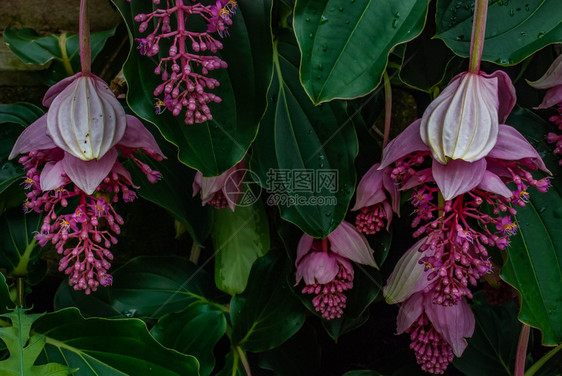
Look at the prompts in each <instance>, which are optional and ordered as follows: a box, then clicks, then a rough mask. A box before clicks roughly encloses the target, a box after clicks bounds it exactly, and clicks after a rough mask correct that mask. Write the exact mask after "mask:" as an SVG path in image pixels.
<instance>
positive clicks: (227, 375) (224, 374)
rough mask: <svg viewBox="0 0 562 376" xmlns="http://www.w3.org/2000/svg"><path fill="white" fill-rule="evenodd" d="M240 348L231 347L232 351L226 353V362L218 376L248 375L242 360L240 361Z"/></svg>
mask: <svg viewBox="0 0 562 376" xmlns="http://www.w3.org/2000/svg"><path fill="white" fill-rule="evenodd" d="M238 349H239V348H238ZM238 349H231V350H230V352H229V353H228V354H226V357H225V360H226V364H225V365H224V367H223V369H221V370H220V371H219V372H218V373H217V375H216V376H247V374H246V372H245V371H244V367H243V366H242V362H241V361H240V355H239V354H238V351H240V350H238Z"/></svg>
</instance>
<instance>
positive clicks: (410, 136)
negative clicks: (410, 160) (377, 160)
mask: <svg viewBox="0 0 562 376" xmlns="http://www.w3.org/2000/svg"><path fill="white" fill-rule="evenodd" d="M420 124H421V119H418V120H416V121H414V122H413V123H412V124H410V125H409V126H408V128H406V129H404V131H403V132H402V133H400V134H399V135H398V136H397V137H396V138H395V139H394V140H392V141H390V142H389V143H388V145H386V147H385V148H384V151H383V156H382V161H381V165H380V167H379V170H382V169H383V168H385V167H387V166H389V165H390V164H392V163H393V162H395V161H397V160H398V159H400V158H402V157H404V156H406V155H408V154H410V153H412V152H414V151H429V148H428V147H427V145H426V144H424V143H423V141H422V139H421V137H420Z"/></svg>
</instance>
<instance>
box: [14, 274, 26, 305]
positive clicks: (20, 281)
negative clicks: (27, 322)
mask: <svg viewBox="0 0 562 376" xmlns="http://www.w3.org/2000/svg"><path fill="white" fill-rule="evenodd" d="M16 286H17V289H18V295H17V298H16V299H17V301H16V306H17V307H18V308H24V306H25V298H24V297H25V277H17V279H16Z"/></svg>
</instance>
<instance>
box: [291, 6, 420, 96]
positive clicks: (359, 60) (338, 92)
mask: <svg viewBox="0 0 562 376" xmlns="http://www.w3.org/2000/svg"><path fill="white" fill-rule="evenodd" d="M427 4H428V1H425V0H422V1H419V0H387V1H372V0H369V1H349V0H298V1H297V2H296V5H295V16H294V27H295V33H296V35H297V40H298V42H299V46H300V49H301V52H302V60H301V66H300V74H301V81H302V84H303V86H304V87H305V89H306V92H307V93H308V95H309V96H310V98H311V99H312V101H313V102H314V103H315V104H318V103H322V102H325V101H329V100H332V99H334V98H346V99H348V98H356V97H360V96H363V95H365V94H367V93H369V92H370V91H372V90H374V89H375V88H376V87H377V86H378V84H379V82H380V80H381V77H382V74H383V72H384V70H385V69H386V64H387V58H388V54H389V53H390V51H391V50H392V48H394V46H396V45H397V44H399V43H403V42H405V41H408V40H411V39H413V38H414V37H415V36H416V35H417V34H418V33H420V32H421V30H422V28H423V25H424V22H425V17H426V13H427Z"/></svg>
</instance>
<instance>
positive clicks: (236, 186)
mask: <svg viewBox="0 0 562 376" xmlns="http://www.w3.org/2000/svg"><path fill="white" fill-rule="evenodd" d="M229 171H230V174H229V175H228V177H227V179H226V182H225V185H224V187H223V188H222V192H223V194H224V196H225V197H226V201H227V202H228V207H229V208H230V210H232V211H234V208H235V207H236V203H238V201H240V199H241V198H242V195H243V194H244V192H243V189H244V187H243V183H244V176H246V170H245V169H244V161H242V162H240V163H239V164H237V165H236V166H234V168H233V169H230V170H229Z"/></svg>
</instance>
